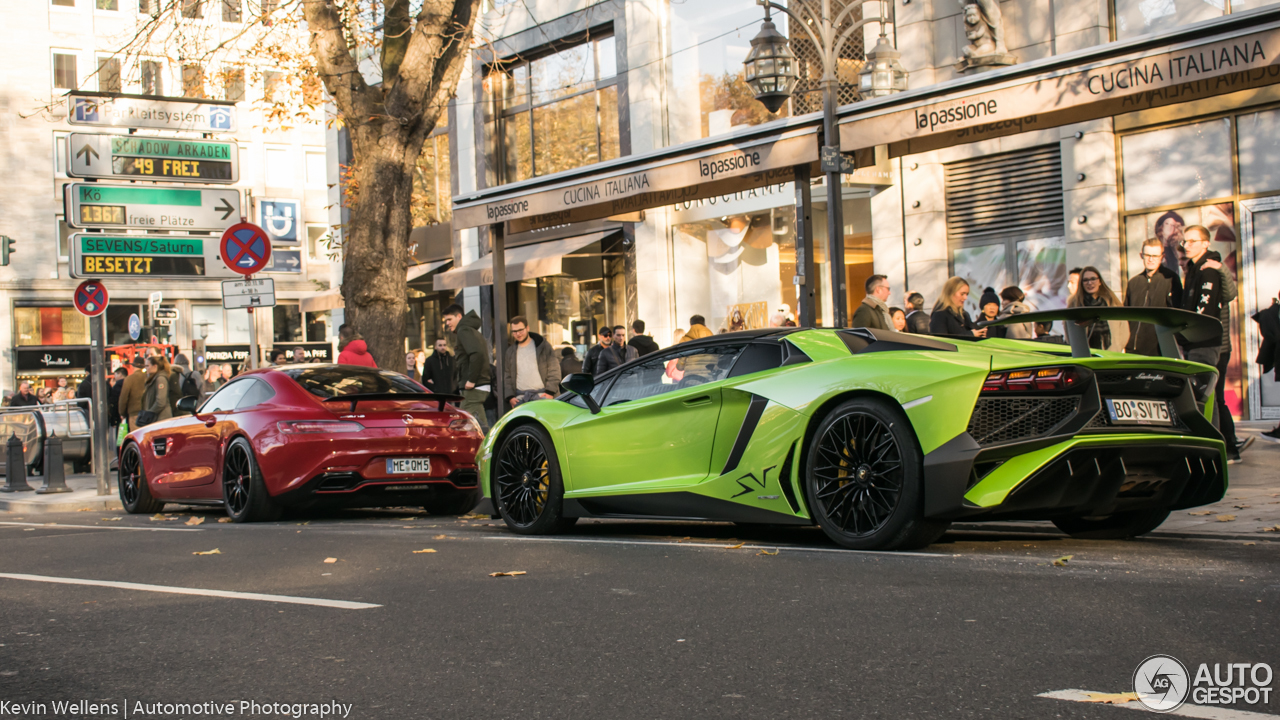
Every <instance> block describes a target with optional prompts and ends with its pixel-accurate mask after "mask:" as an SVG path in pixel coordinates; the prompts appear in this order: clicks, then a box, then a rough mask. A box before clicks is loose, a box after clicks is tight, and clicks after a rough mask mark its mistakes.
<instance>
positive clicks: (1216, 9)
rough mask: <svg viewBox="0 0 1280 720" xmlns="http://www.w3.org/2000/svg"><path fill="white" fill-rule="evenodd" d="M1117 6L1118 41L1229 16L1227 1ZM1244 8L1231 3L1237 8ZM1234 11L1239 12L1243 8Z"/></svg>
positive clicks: (1126, 1) (1152, 0) (1144, 0)
mask: <svg viewBox="0 0 1280 720" xmlns="http://www.w3.org/2000/svg"><path fill="white" fill-rule="evenodd" d="M1114 2H1115V17H1116V39H1117V40H1125V39H1127V38H1131V37H1137V36H1138V35H1146V34H1148V33H1158V32H1164V31H1166V30H1172V29H1173V28H1176V27H1178V26H1179V25H1186V24H1188V23H1193V22H1200V21H1201V20H1209V19H1212V18H1216V17H1221V16H1222V15H1223V14H1225V13H1227V12H1229V10H1228V9H1227V7H1226V6H1227V3H1226V2H1224V1H1223V0H1114ZM1241 4H1242V3H1239V2H1232V3H1231V5H1233V6H1238V5H1241ZM1255 4H1257V3H1255ZM1233 9H1235V10H1236V11H1237V12H1239V11H1240V10H1241V9H1243V8H1240V7H1235V8H1233Z"/></svg>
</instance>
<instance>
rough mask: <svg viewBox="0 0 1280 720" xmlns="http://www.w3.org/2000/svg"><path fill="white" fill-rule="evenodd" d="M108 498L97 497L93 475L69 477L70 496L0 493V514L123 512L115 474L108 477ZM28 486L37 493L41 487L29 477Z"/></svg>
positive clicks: (42, 481)
mask: <svg viewBox="0 0 1280 720" xmlns="http://www.w3.org/2000/svg"><path fill="white" fill-rule="evenodd" d="M107 478H108V482H107V490H108V493H109V494H107V495H99V494H98V478H97V477H96V476H94V475H68V476H67V487H69V488H71V492H69V493H53V494H50V495H40V494H39V493H35V492H20V493H0V512H11V513H24V514H27V513H53V512H76V511H77V510H122V509H123V506H122V505H121V504H120V495H119V494H118V493H117V491H116V474H115V473H114V472H112V473H111V474H110V475H108V476H107ZM27 484H28V485H30V486H31V487H32V488H35V489H36V490H39V489H40V487H41V486H42V485H44V478H42V477H28V478H27Z"/></svg>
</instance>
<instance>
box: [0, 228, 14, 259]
mask: <svg viewBox="0 0 1280 720" xmlns="http://www.w3.org/2000/svg"><path fill="white" fill-rule="evenodd" d="M13 252H14V250H13V238H11V237H9V236H8V235H0V266H3V265H8V264H9V256H10V255H12V254H13Z"/></svg>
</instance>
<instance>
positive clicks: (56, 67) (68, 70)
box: [53, 52, 79, 90]
mask: <svg viewBox="0 0 1280 720" xmlns="http://www.w3.org/2000/svg"><path fill="white" fill-rule="evenodd" d="M53 86H54V87H55V88H57V89H59V90H75V89H76V88H78V87H79V82H78V75H77V74H76V56H75V55H72V54H70V53H62V52H54V53H53Z"/></svg>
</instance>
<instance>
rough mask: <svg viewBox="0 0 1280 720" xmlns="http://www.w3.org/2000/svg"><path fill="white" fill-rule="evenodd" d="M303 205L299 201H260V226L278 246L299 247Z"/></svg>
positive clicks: (264, 199)
mask: <svg viewBox="0 0 1280 720" xmlns="http://www.w3.org/2000/svg"><path fill="white" fill-rule="evenodd" d="M301 219H302V203H301V202H299V201H298V200H268V199H266V198H263V199H261V200H258V224H259V225H261V226H262V229H263V230H266V231H267V234H268V235H270V236H271V242H272V243H275V244H276V245H297V244H298V242H299V240H300V238H299V237H298V221H299V220H301Z"/></svg>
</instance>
